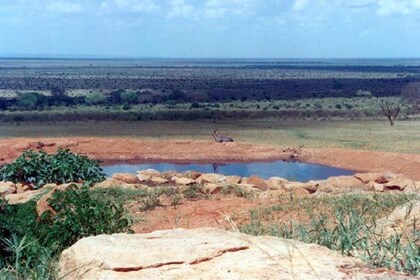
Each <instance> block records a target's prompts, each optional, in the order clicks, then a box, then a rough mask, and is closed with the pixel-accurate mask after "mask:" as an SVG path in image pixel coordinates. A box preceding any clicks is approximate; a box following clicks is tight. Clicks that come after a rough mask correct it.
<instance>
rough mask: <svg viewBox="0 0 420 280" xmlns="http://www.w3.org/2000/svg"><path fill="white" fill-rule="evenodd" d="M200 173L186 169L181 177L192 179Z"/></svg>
mask: <svg viewBox="0 0 420 280" xmlns="http://www.w3.org/2000/svg"><path fill="white" fill-rule="evenodd" d="M201 174H202V173H200V172H197V171H187V172H185V173H184V174H183V175H182V176H181V177H187V178H190V179H193V180H196V179H197V178H198V177H200V176H201Z"/></svg>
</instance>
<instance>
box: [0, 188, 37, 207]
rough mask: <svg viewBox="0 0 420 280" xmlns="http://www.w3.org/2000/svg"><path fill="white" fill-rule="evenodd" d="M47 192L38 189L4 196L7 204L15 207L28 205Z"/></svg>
mask: <svg viewBox="0 0 420 280" xmlns="http://www.w3.org/2000/svg"><path fill="white" fill-rule="evenodd" d="M44 191H45V190H43V189H38V190H34V191H26V192H22V193H14V194H8V195H5V196H4V199H5V200H6V201H7V203H9V204H12V205H15V204H22V203H26V202H28V201H29V200H31V199H33V198H35V197H36V196H38V195H40V194H42V192H44Z"/></svg>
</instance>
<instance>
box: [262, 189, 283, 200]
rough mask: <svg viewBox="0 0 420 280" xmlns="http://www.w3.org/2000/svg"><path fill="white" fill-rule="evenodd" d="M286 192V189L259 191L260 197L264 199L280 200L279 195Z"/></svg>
mask: <svg viewBox="0 0 420 280" xmlns="http://www.w3.org/2000/svg"><path fill="white" fill-rule="evenodd" d="M284 193H286V190H272V191H269V192H260V193H258V196H257V197H258V199H262V200H264V201H267V200H270V199H275V200H276V201H278V199H279V197H280V196H282V195H284Z"/></svg>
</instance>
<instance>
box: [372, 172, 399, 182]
mask: <svg viewBox="0 0 420 280" xmlns="http://www.w3.org/2000/svg"><path fill="white" fill-rule="evenodd" d="M395 177H396V175H395V174H394V173H391V172H387V173H384V174H382V175H380V176H378V178H376V179H375V183H378V184H385V183H388V182H389V181H390V180H391V179H393V178H395Z"/></svg>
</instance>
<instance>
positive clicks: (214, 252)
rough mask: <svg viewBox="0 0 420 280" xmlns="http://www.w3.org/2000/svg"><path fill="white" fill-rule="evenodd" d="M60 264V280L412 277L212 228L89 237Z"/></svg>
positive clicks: (318, 249)
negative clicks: (62, 279) (61, 278)
mask: <svg viewBox="0 0 420 280" xmlns="http://www.w3.org/2000/svg"><path fill="white" fill-rule="evenodd" d="M93 252H94V253H93ZM59 266H60V273H59V277H65V278H64V279H223V280H227V279H253V280H254V279H278V280H280V279H410V277H408V276H406V275H404V274H399V273H396V272H391V271H387V270H384V269H374V268H372V267H371V266H369V265H367V264H365V263H363V262H361V261H359V260H357V259H355V258H352V257H344V256H342V255H340V254H339V253H338V252H335V251H332V250H329V249H327V248H325V247H322V246H319V245H315V244H305V243H302V242H298V241H294V240H287V239H282V238H276V237H268V236H259V237H255V236H249V235H245V234H241V233H238V232H228V231H224V230H221V229H214V228H200V229H194V230H186V229H175V230H164V231H155V232H152V233H149V234H135V235H129V234H114V235H101V236H95V237H88V238H84V239H81V240H79V241H78V242H77V243H76V244H74V245H73V246H72V247H70V248H69V249H67V250H65V251H64V252H63V253H62V255H61V258H60V264H59Z"/></svg>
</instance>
